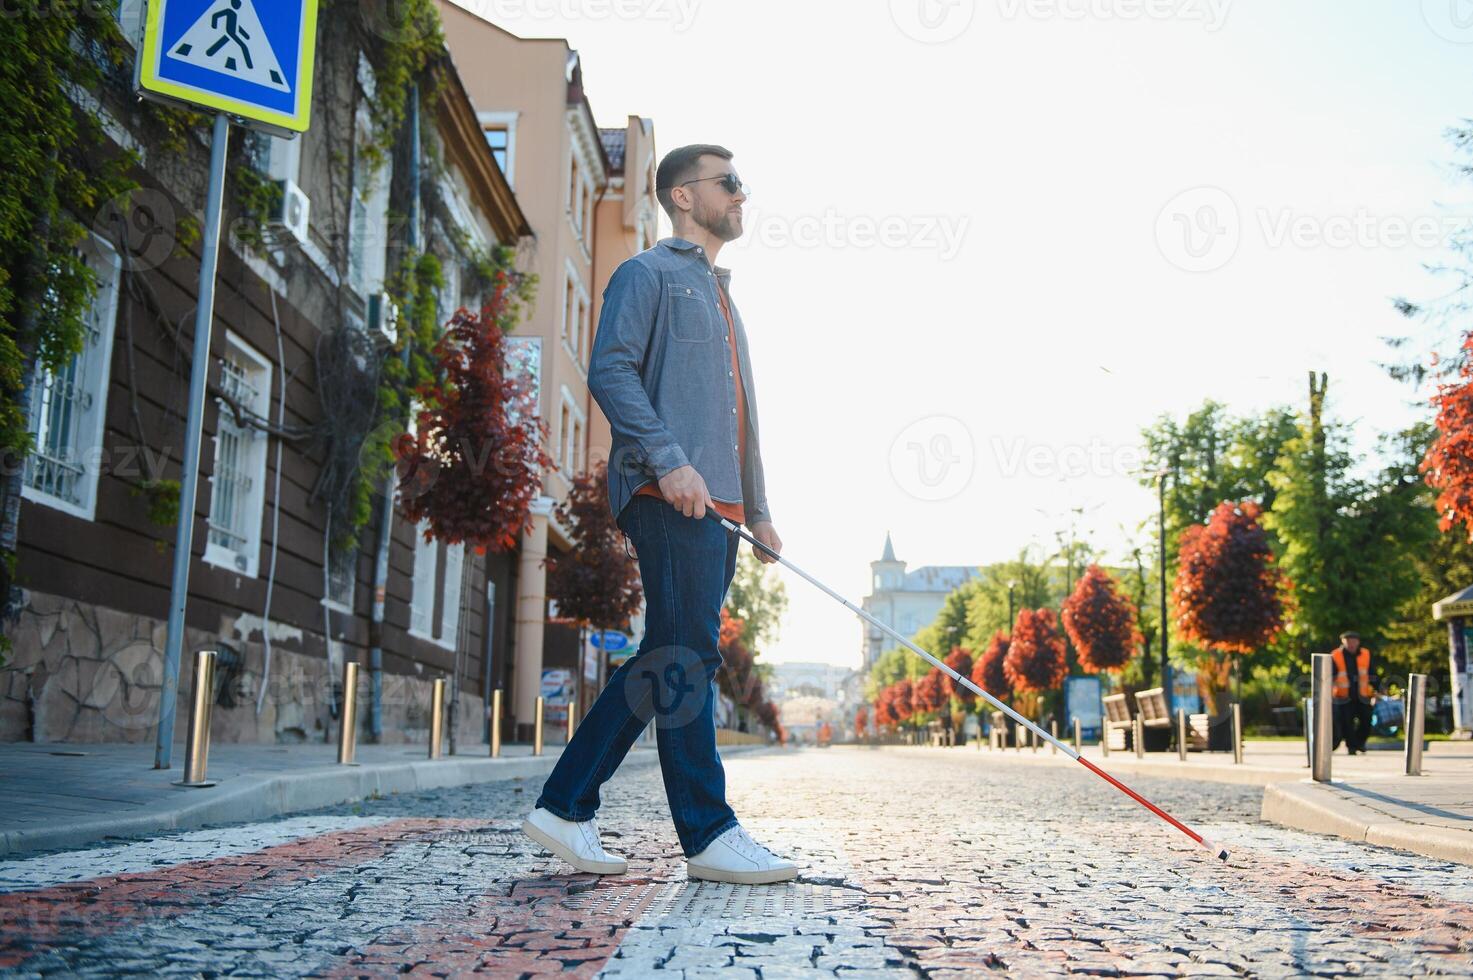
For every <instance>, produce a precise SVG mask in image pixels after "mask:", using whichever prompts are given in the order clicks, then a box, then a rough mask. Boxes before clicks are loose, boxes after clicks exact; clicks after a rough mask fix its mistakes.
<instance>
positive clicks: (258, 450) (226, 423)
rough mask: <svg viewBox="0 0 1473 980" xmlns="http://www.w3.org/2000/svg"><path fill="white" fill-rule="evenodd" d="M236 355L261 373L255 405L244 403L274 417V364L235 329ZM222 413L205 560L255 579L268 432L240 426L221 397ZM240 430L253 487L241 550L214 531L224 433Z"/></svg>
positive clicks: (228, 334)
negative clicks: (219, 539) (222, 541)
mask: <svg viewBox="0 0 1473 980" xmlns="http://www.w3.org/2000/svg"><path fill="white" fill-rule="evenodd" d="M231 355H236V356H237V357H238V358H239V359H241V360H243V361H246V362H249V365H250V367H252V368H254V369H255V370H256V371H258V372H260V374H259V378H258V384H257V386H256V399H255V402H254V403H253V404H250V405H246V406H244V407H245V408H248V409H250V410H251V411H253V412H255V413H256V414H257V415H260V416H261V417H263V418H269V417H270V411H271V390H272V389H271V382H272V365H271V362H270V361H268V360H267V359H266V358H265V357H264V356H263V355H262V354H261V353H259V352H258V351H256V350H255V349H254V348H252V347H251V345H250V344H248V343H246V342H245V341H244V340H243V339H241V338H240V337H239V336H237V335H236V334H235V332H234V331H230V330H227V331H225V355H224V356H225V357H230V356H231ZM217 404H218V409H219V410H218V416H217V421H216V424H215V465H214V467H213V468H212V471H211V473H210V517H209V520H208V521H207V522H206V532H205V556H204V560H205V561H207V562H209V563H210V564H211V565H218V566H220V567H221V568H226V569H229V570H230V571H232V572H234V573H236V574H237V575H243V576H245V577H246V578H255V577H256V576H257V575H258V574H259V572H260V560H261V523H262V518H263V516H264V514H265V510H266V445H267V442H268V439H267V438H266V433H264V432H262V431H261V430H260V429H257V428H254V427H251V426H246V427H244V428H237V427H236V425H235V423H234V422H233V420H232V415H231V411H230V409H229V407H227V406H226V405H225V403H224V402H223V401H219V400H218V399H217ZM227 427H228V429H229V430H230V431H232V432H234V433H237V434H238V435H239V437H240V439H241V441H242V448H241V462H240V469H241V470H242V472H243V473H245V474H246V478H247V479H248V480H249V481H250V488H249V490H248V491H247V492H246V494H245V499H244V500H243V502H242V503H241V505H240V509H241V512H242V513H243V514H244V515H245V526H244V527H243V528H242V529H241V530H242V533H241V535H240V536H241V537H242V538H244V539H245V543H244V544H243V545H242V546H241V547H240V549H239V550H235V549H232V548H230V547H227V546H226V545H223V544H219V543H217V542H216V541H214V540H213V537H212V535H211V530H212V528H213V523H214V517H215V506H216V504H217V503H219V502H220V500H221V499H222V498H221V496H220V494H219V490H220V488H219V487H218V486H217V485H216V478H217V476H219V474H220V448H221V436H222V434H224V433H225V432H226V431H227Z"/></svg>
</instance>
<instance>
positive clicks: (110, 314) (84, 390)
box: [21, 234, 123, 521]
mask: <svg viewBox="0 0 1473 980" xmlns="http://www.w3.org/2000/svg"><path fill="white" fill-rule="evenodd" d="M78 248H79V250H80V251H81V252H82V253H83V257H84V258H85V259H86V261H87V264H88V266H89V267H91V268H92V270H93V272H95V273H96V278H97V291H96V293H94V294H93V297H92V302H91V303H90V304H89V305H88V307H87V311H86V313H85V314H84V317H85V320H86V326H85V330H86V336H85V337H84V338H83V348H82V352H81V353H80V354H77V355H76V356H75V357H73V358H72V360H71V361H70V362H69V363H68V365H67V366H66V367H65V368H64V369H63V370H62V372H61V374H62V376H63V377H64V376H66V375H67V374H71V376H72V377H73V379H74V380H73V382H72V385H73V387H74V388H75V389H76V390H77V391H78V392H79V395H80V398H79V401H80V403H81V417H80V418H78V419H76V420H75V421H74V422H71V423H68V424H69V426H70V428H71V429H72V433H71V435H70V436H69V437H67V438H68V442H69V443H70V448H71V450H72V451H71V452H70V453H69V454H68V455H69V456H70V457H71V458H69V459H61V460H56V461H55V462H56V463H57V464H59V465H61V466H66V467H72V466H75V467H79V468H80V470H81V472H80V474H79V475H78V476H77V478H76V479H77V491H78V492H77V498H78V499H76V500H68V499H67V498H66V497H63V496H58V495H56V494H53V493H51V492H50V491H47V490H43V489H39V488H36V487H33V486H32V485H31V484H32V481H33V480H34V479H35V478H36V465H37V460H36V454H35V452H34V451H33V452H32V453H31V454H30V455H29V456H28V457H27V458H26V467H25V473H24V475H23V477H22V480H21V496H22V497H24V498H25V499H27V500H31V501H34V502H36V503H38V504H44V505H46V506H47V507H53V508H55V509H56V510H60V511H63V512H65V513H68V514H71V515H72V516H73V517H80V518H82V519H83V520H88V521H90V520H94V519H95V518H96V516H97V478H98V470H99V468H100V464H101V461H102V443H103V439H104V437H105V435H106V426H107V393H108V388H109V386H110V383H111V378H112V352H113V334H114V333H115V332H116V326H117V320H118V293H119V291H120V289H121V286H122V274H123V263H122V259H121V257H120V256H119V255H118V252H117V249H115V248H113V246H112V244H111V243H110V242H108V241H107V240H106V239H105V238H101V237H99V236H97V235H95V234H89V235H88V236H87V237H86V238H84V239H82V241H81V242H80V243H79V245H78ZM56 381H57V375H55V374H52V373H51V372H49V371H43V370H42V369H41V368H40V366H39V365H38V366H37V367H36V370H35V374H34V377H32V379H31V405H30V419H29V422H30V431H31V438H32V440H33V442H34V443H35V445H36V448H40V446H41V445H42V444H43V442H44V441H45V435H44V434H43V432H42V424H43V422H42V420H43V418H44V417H47V416H48V415H49V413H48V412H45V411H43V408H44V407H46V406H49V405H50V404H51V396H52V394H53V391H54V388H53V385H54V384H55V382H56ZM47 421H49V418H47ZM48 428H49V426H48Z"/></svg>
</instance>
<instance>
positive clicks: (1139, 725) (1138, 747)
mask: <svg viewBox="0 0 1473 980" xmlns="http://www.w3.org/2000/svg"><path fill="white" fill-rule="evenodd" d="M1130 724H1131V734H1132V735H1134V736H1135V757H1136V758H1137V759H1144V758H1145V757H1146V726H1145V724H1144V723H1143V722H1142V721H1141V716H1140V715H1136V716H1135V717H1134V718H1132V719H1131V721H1130Z"/></svg>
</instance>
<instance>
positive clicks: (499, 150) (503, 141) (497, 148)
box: [485, 126, 511, 174]
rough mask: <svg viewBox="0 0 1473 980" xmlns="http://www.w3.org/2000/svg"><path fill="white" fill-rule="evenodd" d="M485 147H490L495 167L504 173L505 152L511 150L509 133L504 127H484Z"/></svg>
mask: <svg viewBox="0 0 1473 980" xmlns="http://www.w3.org/2000/svg"><path fill="white" fill-rule="evenodd" d="M485 132H486V145H487V146H489V147H491V155H492V156H493V157H495V158H496V165H497V166H498V167H500V168H501V172H502V173H503V174H505V173H506V151H507V150H508V149H510V148H511V133H510V132H509V131H508V130H507V128H506V127H505V126H487V127H486V130H485Z"/></svg>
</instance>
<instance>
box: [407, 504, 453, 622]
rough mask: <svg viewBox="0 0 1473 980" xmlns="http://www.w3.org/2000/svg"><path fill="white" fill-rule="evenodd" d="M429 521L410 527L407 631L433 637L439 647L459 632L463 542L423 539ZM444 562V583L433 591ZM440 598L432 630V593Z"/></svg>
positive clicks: (433, 610) (433, 603) (433, 607)
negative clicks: (411, 552)
mask: <svg viewBox="0 0 1473 980" xmlns="http://www.w3.org/2000/svg"><path fill="white" fill-rule="evenodd" d="M429 526H430V524H429V521H427V520H426V521H420V522H419V524H417V525H416V526H415V529H414V579H413V582H412V584H411V592H410V598H409V632H410V633H411V634H413V635H414V636H418V637H420V638H421V639H425V640H433V641H434V642H436V643H438V644H440V645H441V646H444V647H448V648H450V649H454V648H455V644H456V640H457V638H458V634H459V631H460V580H461V575H462V574H463V572H464V569H465V545H464V544H455V545H441V543H440V542H439V541H436V540H434V539H433V538H432V539H430V540H429V541H426V540H425V531H426V530H427V529H428V528H429ZM442 561H443V562H444V565H445V586H444V589H443V590H442V591H440V592H436V590H435V580H436V578H438V576H439V571H440V563H441V562H442ZM436 595H440V596H443V597H444V601H443V602H442V603H441V606H442V608H441V610H440V623H439V624H438V625H439V628H438V629H436V623H435V596H436Z"/></svg>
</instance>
